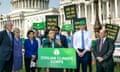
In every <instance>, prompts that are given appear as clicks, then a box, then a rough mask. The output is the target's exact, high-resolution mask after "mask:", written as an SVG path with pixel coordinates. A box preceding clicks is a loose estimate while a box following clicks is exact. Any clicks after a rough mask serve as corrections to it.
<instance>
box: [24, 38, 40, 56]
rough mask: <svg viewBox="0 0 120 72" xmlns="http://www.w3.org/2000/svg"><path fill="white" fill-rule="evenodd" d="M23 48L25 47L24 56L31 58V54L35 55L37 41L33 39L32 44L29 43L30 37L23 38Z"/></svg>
mask: <svg viewBox="0 0 120 72" xmlns="http://www.w3.org/2000/svg"><path fill="white" fill-rule="evenodd" d="M24 49H25V54H24V55H25V57H26V58H31V57H32V55H35V56H36V57H37V53H38V41H37V40H36V39H34V40H33V44H31V42H30V39H25V42H24Z"/></svg>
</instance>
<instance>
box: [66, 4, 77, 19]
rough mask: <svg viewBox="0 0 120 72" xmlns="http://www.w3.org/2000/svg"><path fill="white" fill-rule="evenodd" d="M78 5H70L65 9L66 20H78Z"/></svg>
mask: <svg viewBox="0 0 120 72" xmlns="http://www.w3.org/2000/svg"><path fill="white" fill-rule="evenodd" d="M76 8H77V7H76V5H69V6H65V7H64V12H65V18H66V20H70V19H74V18H77V11H76Z"/></svg>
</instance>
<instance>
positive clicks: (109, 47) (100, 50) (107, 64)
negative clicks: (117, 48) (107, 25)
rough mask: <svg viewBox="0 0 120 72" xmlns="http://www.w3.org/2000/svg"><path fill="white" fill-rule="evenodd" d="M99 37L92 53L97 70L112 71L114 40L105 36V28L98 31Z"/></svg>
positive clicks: (98, 71) (99, 71) (100, 71)
mask: <svg viewBox="0 0 120 72" xmlns="http://www.w3.org/2000/svg"><path fill="white" fill-rule="evenodd" d="M99 36H100V38H99V39H98V40H97V41H96V44H95V46H94V50H93V52H94V55H95V59H96V66H97V67H96V68H97V72H114V63H113V51H114V42H113V40H112V39H110V38H107V37H106V36H107V32H106V30H105V29H101V30H100V32H99Z"/></svg>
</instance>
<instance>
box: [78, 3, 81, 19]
mask: <svg viewBox="0 0 120 72" xmlns="http://www.w3.org/2000/svg"><path fill="white" fill-rule="evenodd" d="M78 10H79V12H78V13H79V14H78V16H79V18H80V16H81V7H80V4H78Z"/></svg>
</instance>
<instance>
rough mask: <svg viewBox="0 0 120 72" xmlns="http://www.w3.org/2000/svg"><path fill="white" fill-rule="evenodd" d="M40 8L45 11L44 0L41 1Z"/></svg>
mask: <svg viewBox="0 0 120 72" xmlns="http://www.w3.org/2000/svg"><path fill="white" fill-rule="evenodd" d="M40 7H41V9H43V0H41V2H40Z"/></svg>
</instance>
